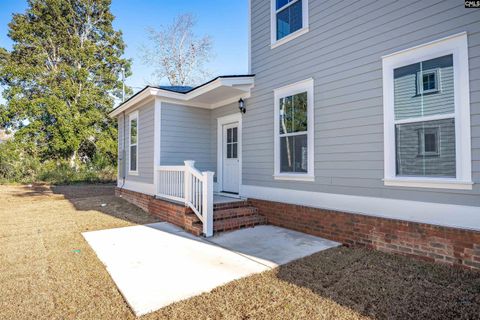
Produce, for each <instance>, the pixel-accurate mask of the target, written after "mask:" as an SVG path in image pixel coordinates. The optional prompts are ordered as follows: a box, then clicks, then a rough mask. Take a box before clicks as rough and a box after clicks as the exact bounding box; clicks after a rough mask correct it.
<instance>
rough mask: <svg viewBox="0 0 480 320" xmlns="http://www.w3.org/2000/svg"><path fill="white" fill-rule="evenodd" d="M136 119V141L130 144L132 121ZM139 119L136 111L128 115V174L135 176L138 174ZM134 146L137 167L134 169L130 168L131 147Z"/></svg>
mask: <svg viewBox="0 0 480 320" xmlns="http://www.w3.org/2000/svg"><path fill="white" fill-rule="evenodd" d="M133 120H137V143H133V144H132V137H131V136H132V121H133ZM139 131H140V130H139V121H138V111H134V112H132V113H130V114H129V115H128V174H129V175H133V176H137V175H138V136H139V134H138V133H139ZM133 146H136V147H137V148H136V155H135V157H136V159H137V167H136V168H135V169H136V170H132V164H131V159H132V158H131V157H132V155H131V153H132V147H133Z"/></svg>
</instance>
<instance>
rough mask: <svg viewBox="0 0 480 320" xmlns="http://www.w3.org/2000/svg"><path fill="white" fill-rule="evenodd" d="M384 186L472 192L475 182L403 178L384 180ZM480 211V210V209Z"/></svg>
mask: <svg viewBox="0 0 480 320" xmlns="http://www.w3.org/2000/svg"><path fill="white" fill-rule="evenodd" d="M383 182H384V184H385V185H386V186H390V187H417V188H432V189H455V190H472V187H473V182H471V181H459V180H456V179H442V180H439V179H435V178H431V179H428V178H410V177H401V178H395V179H384V180H383ZM479 210H480V209H479Z"/></svg>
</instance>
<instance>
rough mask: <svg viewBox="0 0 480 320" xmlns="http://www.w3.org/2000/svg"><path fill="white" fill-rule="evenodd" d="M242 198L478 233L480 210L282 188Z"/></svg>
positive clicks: (251, 190) (249, 190)
mask: <svg viewBox="0 0 480 320" xmlns="http://www.w3.org/2000/svg"><path fill="white" fill-rule="evenodd" d="M241 195H242V196H244V197H248V198H253V199H260V200H269V201H275V202H281V203H289V204H296V205H302V206H308V207H314V208H321V209H326V210H335V211H340V212H348V213H355V214H362V215H369V216H375V217H382V218H387V219H398V220H404V221H412V222H418V223H427V224H433V225H439V226H445V227H454V228H462V229H469V230H480V214H479V212H480V208H479V207H474V206H464V205H453V204H443V203H431V202H420V201H411V200H397V199H387V198H376V197H361V196H351V195H345V194H333V193H322V192H311V191H300V190H292V189H282V188H269V187H259V186H252V185H243V186H242V194H241Z"/></svg>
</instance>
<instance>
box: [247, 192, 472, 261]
mask: <svg viewBox="0 0 480 320" xmlns="http://www.w3.org/2000/svg"><path fill="white" fill-rule="evenodd" d="M250 202H251V203H252V204H253V205H254V206H255V207H257V208H258V210H259V213H260V214H262V215H264V216H265V217H267V220H268V223H270V224H273V225H277V226H280V227H285V228H289V229H294V230H297V231H301V232H305V233H309V234H313V235H316V236H319V237H323V238H326V239H331V240H334V241H338V242H341V243H343V244H344V245H347V246H364V247H369V248H373V249H378V250H381V251H385V252H390V253H396V254H402V255H407V256H412V257H416V258H420V259H423V260H427V261H432V262H439V263H444V264H449V265H455V266H461V267H463V268H469V269H477V270H480V232H476V231H469V230H464V229H456V228H448V227H440V226H434V225H430V224H422V223H415V222H407V221H401V220H393V219H386V218H377V217H372V216H365V215H360V214H352V213H345V212H338V211H331V210H323V209H316V208H310V207H305V206H297V205H291V204H285V203H279V202H271V201H264V200H255V199H250Z"/></svg>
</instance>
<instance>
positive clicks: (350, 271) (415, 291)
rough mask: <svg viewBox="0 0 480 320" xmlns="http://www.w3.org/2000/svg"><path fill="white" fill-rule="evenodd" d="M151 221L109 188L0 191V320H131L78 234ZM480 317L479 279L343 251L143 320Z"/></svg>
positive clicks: (407, 261)
mask: <svg viewBox="0 0 480 320" xmlns="http://www.w3.org/2000/svg"><path fill="white" fill-rule="evenodd" d="M102 203H106V204H107V206H106V207H101V204H102ZM154 221H156V219H154V218H152V217H150V216H148V215H147V214H145V213H144V212H143V211H141V210H140V209H138V208H136V207H134V206H132V205H130V204H128V203H126V202H125V201H123V200H121V199H119V198H115V197H114V196H113V188H112V187H111V186H101V185H97V186H66V187H56V188H50V187H48V186H35V187H34V188H27V187H22V186H0V222H1V224H0V319H134V318H135V317H134V315H133V313H132V312H131V311H130V309H129V308H128V306H127V304H126V303H125V301H124V300H123V298H122V296H121V295H120V294H119V292H118V291H117V289H116V287H115V285H114V283H113V281H112V280H111V278H110V276H109V275H108V273H107V271H106V270H105V268H104V266H103V265H102V264H101V262H100V261H99V260H98V259H97V257H96V256H95V253H94V252H93V251H92V250H91V249H90V247H89V246H88V244H87V243H86V242H85V241H84V239H83V237H82V235H81V232H84V231H87V230H99V229H108V228H116V227H124V226H129V225H134V224H144V223H150V222H154ZM479 314H480V274H479V273H474V272H467V271H462V270H456V269H450V268H448V267H443V266H436V265H431V264H428V263H423V262H418V261H412V260H410V259H407V258H403V257H395V256H391V255H387V254H383V253H379V252H372V251H365V250H359V249H346V248H338V249H333V250H328V251H325V252H321V253H318V254H315V255H313V256H311V257H307V258H305V259H302V260H298V261H295V262H293V263H291V264H288V265H286V266H282V267H280V268H277V269H275V270H272V271H269V272H265V273H262V274H258V275H255V276H252V277H248V278H245V279H241V280H238V281H234V282H232V283H230V284H227V285H225V286H222V287H219V288H217V289H215V290H213V291H212V292H211V293H207V294H203V295H200V296H198V297H195V298H192V299H189V300H186V301H182V302H179V303H176V304H173V305H171V306H169V307H166V308H164V309H162V310H159V311H157V312H155V313H153V314H149V315H147V316H145V317H142V319H362V318H372V319H373V318H379V319H386V318H389V319H458V318H463V319H475V318H478V315H479Z"/></svg>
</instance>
